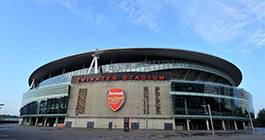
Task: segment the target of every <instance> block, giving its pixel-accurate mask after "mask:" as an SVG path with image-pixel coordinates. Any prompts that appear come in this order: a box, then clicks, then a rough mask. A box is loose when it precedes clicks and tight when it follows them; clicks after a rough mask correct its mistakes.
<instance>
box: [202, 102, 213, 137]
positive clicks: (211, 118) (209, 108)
mask: <svg viewBox="0 0 265 140" xmlns="http://www.w3.org/2000/svg"><path fill="white" fill-rule="evenodd" d="M201 106H202V107H206V105H201ZM207 107H208V110H209V115H210V120H211V126H212V132H213V135H215V132H214V127H213V117H212V112H211V107H210V105H209V104H207Z"/></svg>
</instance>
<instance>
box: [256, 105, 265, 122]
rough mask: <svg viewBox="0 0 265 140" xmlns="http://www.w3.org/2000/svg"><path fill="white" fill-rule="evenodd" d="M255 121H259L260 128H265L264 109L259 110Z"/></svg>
mask: <svg viewBox="0 0 265 140" xmlns="http://www.w3.org/2000/svg"><path fill="white" fill-rule="evenodd" d="M257 120H258V121H259V123H260V125H261V126H265V108H263V109H261V110H259V113H258V116H257Z"/></svg>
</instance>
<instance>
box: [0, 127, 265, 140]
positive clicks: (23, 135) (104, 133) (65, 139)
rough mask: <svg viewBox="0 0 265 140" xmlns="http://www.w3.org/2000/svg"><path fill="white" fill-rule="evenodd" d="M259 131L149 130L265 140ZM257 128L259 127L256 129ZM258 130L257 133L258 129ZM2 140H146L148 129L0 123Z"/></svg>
mask: <svg viewBox="0 0 265 140" xmlns="http://www.w3.org/2000/svg"><path fill="white" fill-rule="evenodd" d="M264 130H265V129H264ZM264 130H263V129H262V130H259V131H261V133H260V134H252V133H251V132H252V131H243V130H242V131H216V136H212V134H211V131H175V130H170V131H165V130H149V137H148V139H153V140H159V139H165V140H173V139H180V140H213V139H214V140H263V139H264V140H265V134H264V132H265V131H264ZM256 131H257V130H256ZM259 131H258V132H259ZM1 139H10V140H11V139H12V140H13V139H18V140H22V139H23V140H46V139H47V140H50V139H56V140H89V139H101V140H111V139H125V140H134V139H137V140H138V139H146V138H145V131H144V130H141V131H140V132H138V131H137V130H131V131H130V132H128V133H124V132H123V130H108V129H85V128H77V129H74V128H53V127H35V126H21V125H18V124H0V140H1Z"/></svg>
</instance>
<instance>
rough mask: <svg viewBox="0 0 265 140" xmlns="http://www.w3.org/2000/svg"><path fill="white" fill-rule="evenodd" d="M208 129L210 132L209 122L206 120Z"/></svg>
mask: <svg viewBox="0 0 265 140" xmlns="http://www.w3.org/2000/svg"><path fill="white" fill-rule="evenodd" d="M206 127H207V130H208V131H210V125H209V120H206Z"/></svg>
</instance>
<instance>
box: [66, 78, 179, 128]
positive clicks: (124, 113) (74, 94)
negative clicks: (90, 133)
mask: <svg viewBox="0 0 265 140" xmlns="http://www.w3.org/2000/svg"><path fill="white" fill-rule="evenodd" d="M169 85H170V83H169V82H168V81H114V82H113V81H112V82H94V83H81V84H73V85H72V87H71V91H70V96H69V105H68V111H67V115H68V118H66V120H65V121H72V126H75V110H76V105H77V98H78V92H79V89H81V88H87V90H88V91H87V99H86V108H85V113H84V114H79V116H78V121H77V127H86V124H87V121H93V122H94V127H95V128H108V123H109V122H113V127H114V125H116V126H117V128H123V118H124V117H130V118H132V119H131V120H130V121H131V122H138V120H137V117H138V115H137V113H138V110H137V107H140V117H141V118H142V119H141V122H142V123H140V127H141V128H145V120H144V117H145V114H144V111H143V108H144V102H143V98H144V87H148V90H149V115H148V117H149V122H148V124H149V128H153V129H164V123H173V127H174V119H170V114H171V108H172V107H171V106H172V104H171V102H172V101H171V96H170V94H169ZM155 87H160V98H161V115H156V106H155V104H156V103H155ZM112 88H121V89H123V90H124V91H125V93H126V96H127V97H126V101H125V104H124V105H123V107H122V108H121V109H119V110H118V111H116V112H114V111H112V110H111V109H110V108H109V107H108V105H107V103H106V93H107V91H108V90H109V89H112Z"/></svg>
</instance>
